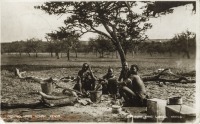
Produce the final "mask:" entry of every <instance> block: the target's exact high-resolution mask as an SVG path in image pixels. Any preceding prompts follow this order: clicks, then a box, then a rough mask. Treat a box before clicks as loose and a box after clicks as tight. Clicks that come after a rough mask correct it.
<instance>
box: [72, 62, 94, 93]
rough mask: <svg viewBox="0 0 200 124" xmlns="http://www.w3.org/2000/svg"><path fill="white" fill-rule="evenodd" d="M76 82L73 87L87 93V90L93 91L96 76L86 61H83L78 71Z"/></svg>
mask: <svg viewBox="0 0 200 124" xmlns="http://www.w3.org/2000/svg"><path fill="white" fill-rule="evenodd" d="M76 80H77V83H76V84H75V86H74V89H75V90H77V91H80V92H81V93H83V94H86V95H87V92H88V91H93V90H94V88H95V81H96V77H95V76H94V74H93V72H92V70H91V68H90V67H89V65H88V64H87V63H84V64H83V66H82V69H81V70H80V71H79V72H78V76H77V79H76Z"/></svg>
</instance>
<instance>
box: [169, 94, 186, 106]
mask: <svg viewBox="0 0 200 124" xmlns="http://www.w3.org/2000/svg"><path fill="white" fill-rule="evenodd" d="M167 104H168V105H182V104H183V100H182V97H179V96H176V97H170V98H168V101H167Z"/></svg>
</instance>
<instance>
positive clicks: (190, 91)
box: [1, 57, 196, 122]
mask: <svg viewBox="0 0 200 124" xmlns="http://www.w3.org/2000/svg"><path fill="white" fill-rule="evenodd" d="M128 61H129V63H133V64H138V65H139V67H140V74H148V73H150V72H153V71H154V70H156V69H158V68H169V67H170V68H171V70H172V71H173V72H175V73H177V74H183V73H185V72H190V71H194V70H195V62H194V60H188V59H175V58H162V59H159V58H134V60H132V59H131V60H128ZM84 62H88V63H90V64H91V65H92V69H93V71H94V73H95V75H96V76H97V77H102V76H103V75H104V74H105V73H106V70H107V68H108V66H112V67H113V68H114V70H115V73H116V75H117V76H118V75H119V72H120V69H121V68H120V62H119V60H118V59H109V58H108V59H83V58H82V59H76V60H75V59H72V60H71V61H66V59H61V60H57V59H55V58H37V59H36V58H26V57H24V58H23V57H22V58H21V59H19V58H17V57H5V58H3V59H2V63H1V64H2V66H1V101H2V102H7V103H23V102H27V101H29V102H35V101H39V100H40V99H41V97H40V96H39V95H36V94H34V95H33V94H29V93H30V92H34V91H38V90H41V87H40V85H39V84H37V83H35V82H27V81H23V80H20V79H17V78H16V77H15V75H14V72H13V70H14V68H16V67H17V68H19V69H20V71H27V73H26V74H27V75H33V76H40V77H53V78H60V77H63V76H68V75H70V76H76V75H77V72H78V70H80V68H81V65H82V64H83V63H84ZM60 85H63V86H66V87H69V88H71V87H72V86H73V85H74V82H69V83H60ZM145 86H146V88H147V92H148V94H149V95H150V96H151V97H152V98H160V99H167V98H168V97H171V96H181V97H182V98H183V103H184V104H186V105H189V106H192V107H194V103H195V87H196V86H195V84H172V83H169V84H167V85H164V86H163V87H160V86H158V85H157V84H156V82H147V83H145ZM55 92H60V91H59V90H58V89H56V90H55ZM138 110H140V111H138V112H136V114H137V115H138V114H139V115H140V114H141V115H143V114H144V113H141V112H142V111H145V109H144V108H138ZM1 112H2V114H3V115H2V116H5V115H6V114H7V115H13V116H14V115H21V116H25V115H27V117H25V118H20V116H19V117H18V118H17V117H16V118H14V117H13V118H12V119H7V120H6V121H67V122H124V121H125V120H124V118H125V114H126V112H125V111H123V112H124V113H123V112H122V114H112V113H111V108H110V102H109V101H104V102H103V103H101V104H92V105H87V106H83V105H79V104H76V105H75V106H66V107H56V108H44V109H42V110H41V109H25V108H20V109H9V110H2V111H1ZM28 115H36V116H37V117H35V116H34V117H32V118H30V117H28ZM42 115H44V116H42ZM53 115H54V116H53Z"/></svg>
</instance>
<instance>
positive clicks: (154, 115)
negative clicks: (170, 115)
mask: <svg viewBox="0 0 200 124" xmlns="http://www.w3.org/2000/svg"><path fill="white" fill-rule="evenodd" d="M166 105H167V100H162V99H157V98H153V99H148V100H147V116H148V117H149V118H148V119H149V120H150V121H153V122H162V121H163V120H164V119H165V118H166V114H165V107H166Z"/></svg>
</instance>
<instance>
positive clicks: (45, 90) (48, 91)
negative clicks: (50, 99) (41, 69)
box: [41, 82, 52, 94]
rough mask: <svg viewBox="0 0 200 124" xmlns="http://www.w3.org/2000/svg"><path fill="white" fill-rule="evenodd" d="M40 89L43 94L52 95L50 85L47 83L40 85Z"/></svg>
mask: <svg viewBox="0 0 200 124" xmlns="http://www.w3.org/2000/svg"><path fill="white" fill-rule="evenodd" d="M41 89H42V92H43V93H45V94H51V93H52V83H51V82H47V83H44V84H41Z"/></svg>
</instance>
